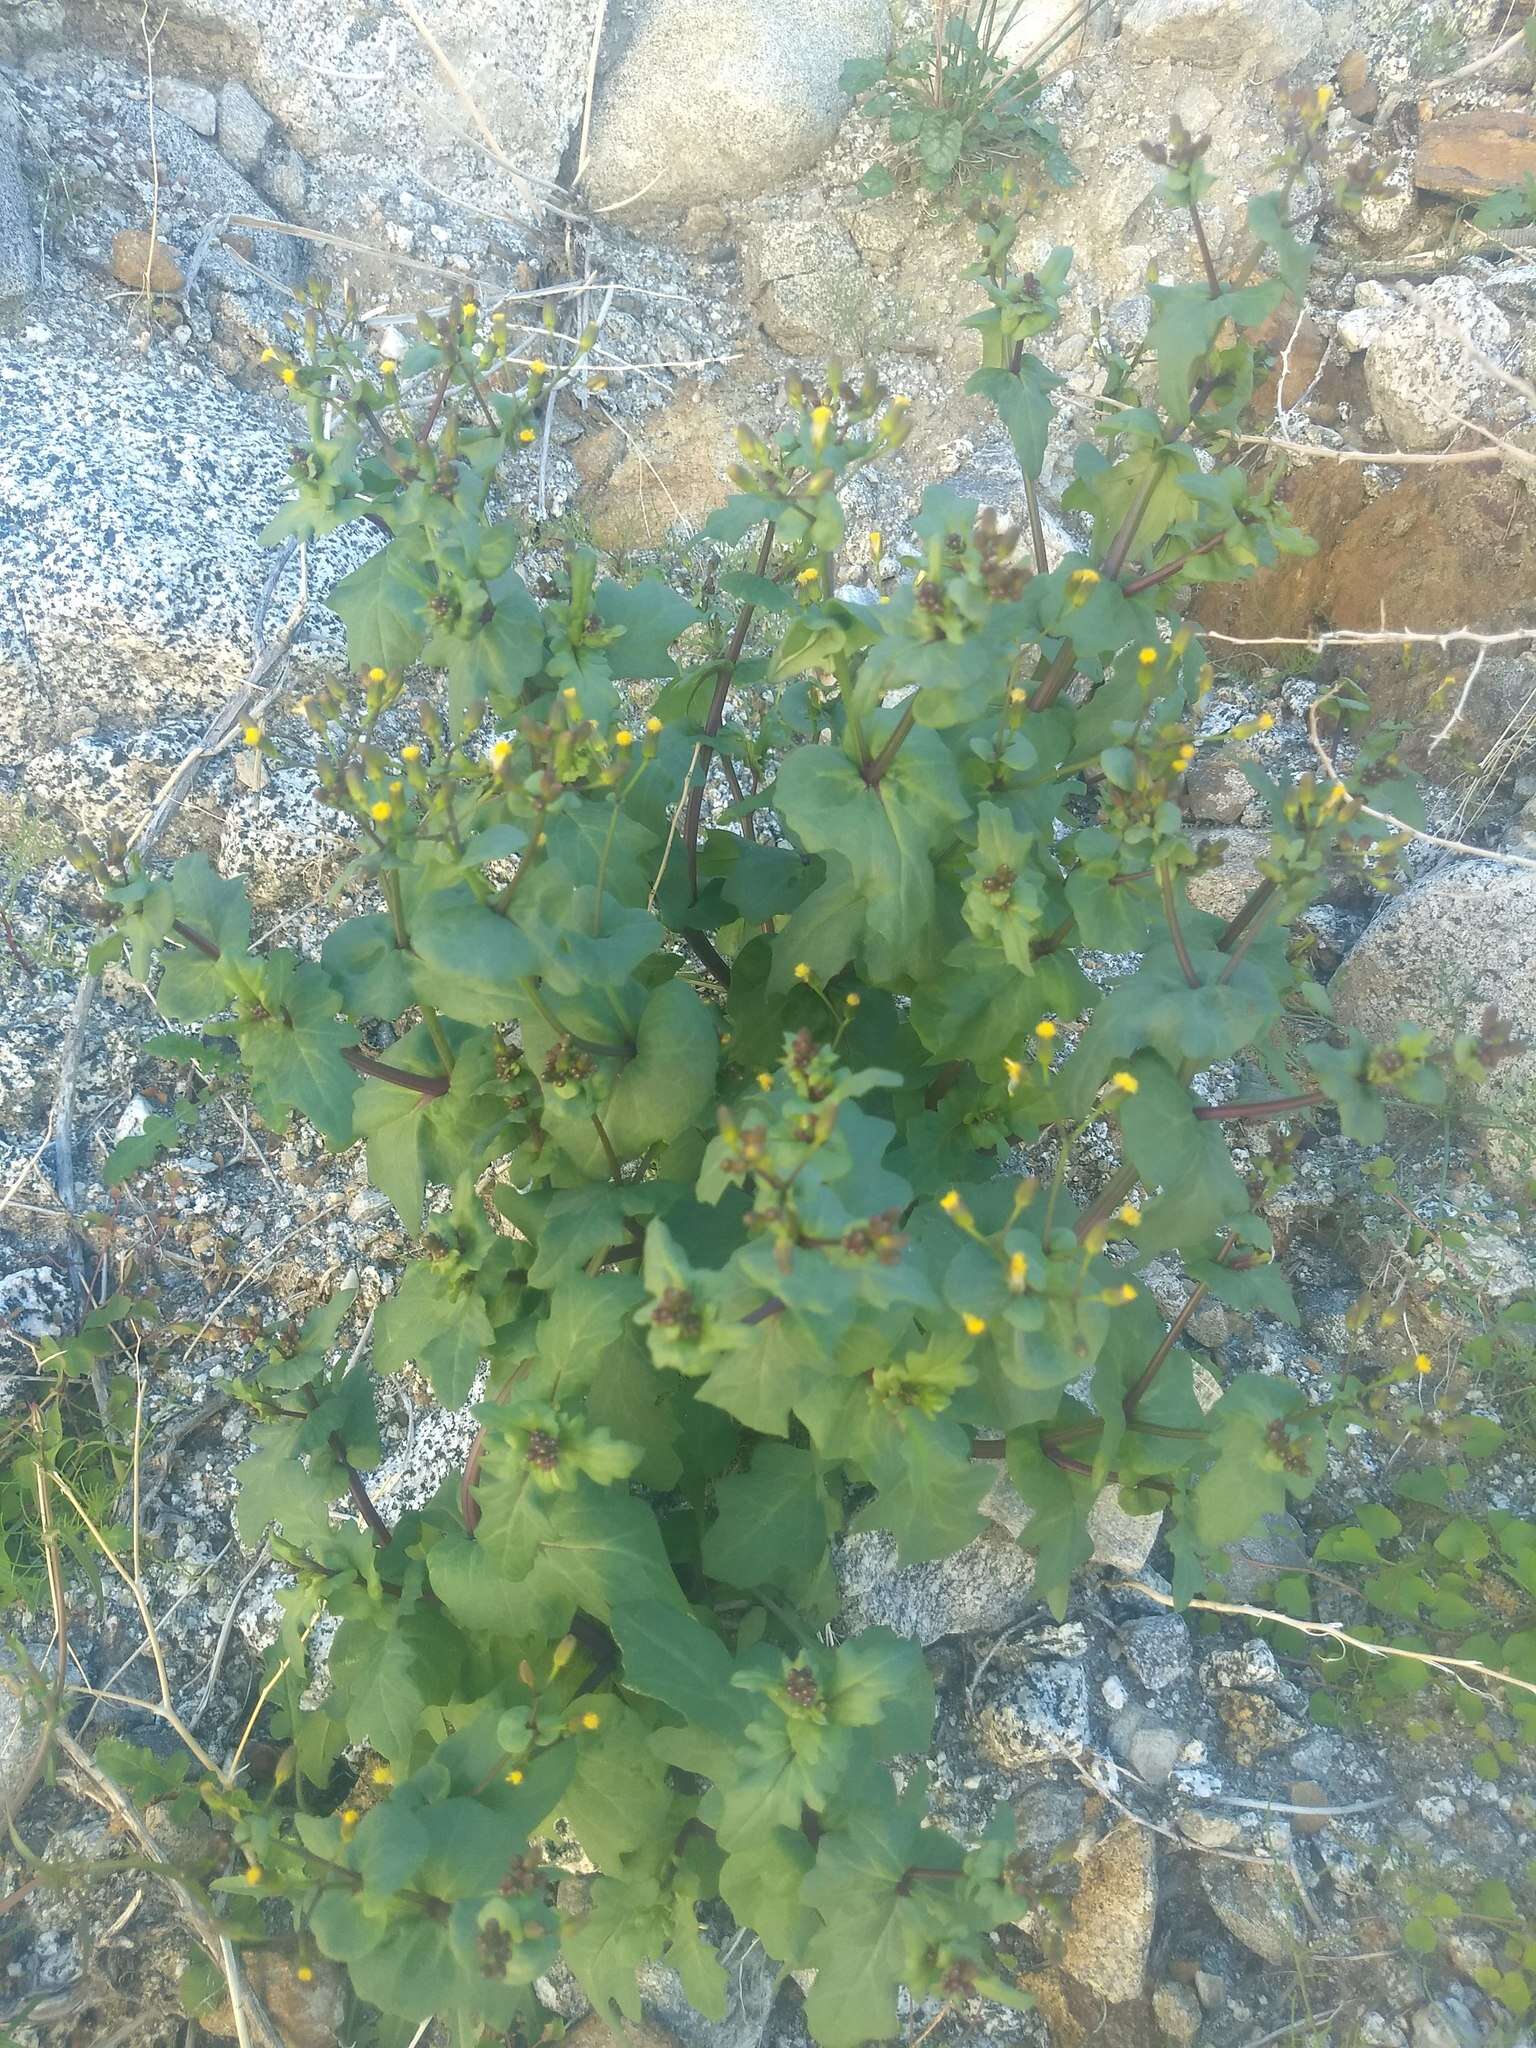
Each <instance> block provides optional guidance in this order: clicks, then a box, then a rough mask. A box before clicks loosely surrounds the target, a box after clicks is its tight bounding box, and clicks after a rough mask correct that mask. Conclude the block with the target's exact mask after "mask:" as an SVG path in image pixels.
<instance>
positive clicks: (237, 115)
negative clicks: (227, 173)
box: [218, 80, 273, 171]
mask: <svg viewBox="0 0 1536 2048" xmlns="http://www.w3.org/2000/svg"><path fill="white" fill-rule="evenodd" d="M272 126H273V123H272V116H271V115H270V114H269V113H268V112H267V110H266V108H265V107H264V106H263V105H262V104H261V102H260V100H258V99H256V98H255V96H254V95H253V94H251V93H248V92H247V91H246V89H245V87H244V86H243V85H240V84H238V83H236V82H235V81H233V80H232V81H231V82H230V83H229V84H228V85H226V86H225V87H224V89H223V91H222V92H221V93H220V94H219V123H218V132H219V147H220V149H221V150H223V152H224V154H225V156H227V157H228V158H229V161H230V162H231V163H232V164H233V165H234V166H235V168H236V169H237V170H241V171H254V170H255V168H256V166H257V164H259V163H260V161H261V152H262V151H263V149H265V147H266V144H267V137H268V136H269V135H270V134H271V133H272Z"/></svg>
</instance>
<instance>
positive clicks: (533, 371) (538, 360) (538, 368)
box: [528, 356, 549, 377]
mask: <svg viewBox="0 0 1536 2048" xmlns="http://www.w3.org/2000/svg"><path fill="white" fill-rule="evenodd" d="M528 374H529V376H530V377H547V376H548V375H549V365H548V363H546V362H545V360H544V358H543V357H542V356H535V357H534V359H533V361H532V362H531V363H530V364H529V365H528Z"/></svg>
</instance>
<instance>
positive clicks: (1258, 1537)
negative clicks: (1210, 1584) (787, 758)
mask: <svg viewBox="0 0 1536 2048" xmlns="http://www.w3.org/2000/svg"><path fill="white" fill-rule="evenodd" d="M1308 1557H1309V1552H1308V1550H1307V1539H1306V1536H1305V1535H1304V1534H1303V1532H1302V1527H1301V1524H1300V1522H1298V1521H1297V1519H1296V1517H1295V1516H1294V1515H1287V1514H1271V1515H1264V1516H1262V1517H1261V1518H1260V1520H1259V1522H1258V1524H1257V1526H1256V1527H1254V1528H1252V1529H1250V1530H1249V1531H1248V1534H1247V1535H1246V1536H1244V1537H1243V1538H1242V1540H1241V1541H1240V1542H1238V1543H1233V1544H1230V1545H1229V1546H1228V1549H1227V1560H1228V1562H1227V1569H1226V1572H1225V1574H1224V1575H1223V1576H1224V1581H1225V1584H1226V1588H1227V1591H1228V1592H1229V1593H1230V1594H1231V1596H1232V1598H1233V1599H1234V1600H1243V1601H1248V1600H1254V1599H1256V1598H1257V1597H1258V1595H1259V1594H1260V1593H1262V1592H1263V1591H1264V1589H1265V1587H1266V1586H1269V1585H1271V1584H1272V1583H1273V1582H1274V1580H1276V1579H1278V1578H1279V1577H1280V1576H1281V1575H1282V1574H1283V1573H1285V1572H1288V1571H1295V1570H1297V1569H1299V1568H1300V1567H1301V1566H1302V1565H1304V1564H1306V1563H1307V1561H1308Z"/></svg>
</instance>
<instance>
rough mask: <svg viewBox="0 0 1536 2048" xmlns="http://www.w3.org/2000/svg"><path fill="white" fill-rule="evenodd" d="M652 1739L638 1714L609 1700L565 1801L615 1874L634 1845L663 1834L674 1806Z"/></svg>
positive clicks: (593, 1852) (580, 1831)
mask: <svg viewBox="0 0 1536 2048" xmlns="http://www.w3.org/2000/svg"><path fill="white" fill-rule="evenodd" d="M647 1741H648V1730H647V1729H646V1726H645V1724H644V1722H642V1721H641V1719H640V1717H639V1715H638V1714H635V1713H633V1712H632V1711H630V1710H629V1709H628V1708H625V1707H622V1706H620V1705H618V1703H617V1702H609V1703H608V1704H606V1705H605V1706H604V1709H603V1715H602V1725H601V1727H600V1728H599V1729H598V1730H597V1732H596V1733H595V1734H591V1735H583V1737H582V1739H581V1754H580V1760H579V1761H578V1763H577V1765H576V1774H575V1776H574V1777H573V1778H572V1779H571V1783H570V1787H569V1789H568V1790H567V1792H566V1794H565V1797H564V1798H563V1799H562V1801H561V1805H560V1810H561V1812H562V1813H563V1814H564V1815H565V1817H566V1819H567V1820H568V1821H569V1822H570V1824H571V1828H572V1830H573V1831H574V1833H575V1836H576V1839H577V1841H578V1842H580V1844H581V1846H582V1848H583V1849H584V1850H585V1851H586V1852H587V1854H588V1855H589V1856H590V1857H591V1858H592V1861H593V1862H594V1863H595V1864H596V1865H597V1867H598V1869H599V1870H605V1871H608V1872H609V1873H610V1874H611V1875H614V1876H617V1875H619V1874H620V1873H621V1871H622V1867H623V1862H624V1858H625V1857H626V1856H628V1855H629V1854H630V1853H631V1852H632V1851H633V1850H636V1849H641V1848H644V1847H645V1846H646V1845H647V1844H648V1843H652V1842H655V1841H657V1840H658V1839H660V1837H661V1835H662V1832H663V1827H664V1824H665V1821H666V1818H667V1815H668V1813H669V1812H670V1811H671V1808H672V1794H671V1792H670V1791H669V1790H668V1787H667V1781H666V1778H665V1775H664V1774H663V1773H662V1772H660V1771H658V1770H657V1768H656V1763H655V1759H654V1758H653V1757H652V1756H651V1754H650V1750H649V1748H648V1747H647Z"/></svg>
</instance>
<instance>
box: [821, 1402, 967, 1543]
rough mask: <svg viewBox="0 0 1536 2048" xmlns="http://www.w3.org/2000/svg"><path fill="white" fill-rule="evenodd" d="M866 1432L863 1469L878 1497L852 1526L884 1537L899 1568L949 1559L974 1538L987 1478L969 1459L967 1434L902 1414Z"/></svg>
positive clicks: (916, 1415)
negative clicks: (893, 1548) (887, 1536)
mask: <svg viewBox="0 0 1536 2048" xmlns="http://www.w3.org/2000/svg"><path fill="white" fill-rule="evenodd" d="M881 1419H882V1420H884V1421H885V1422H886V1426H885V1427H883V1428H882V1427H880V1426H879V1425H878V1423H876V1424H872V1425H871V1428H870V1432H869V1447H868V1448H867V1449H866V1450H865V1451H864V1452H863V1455H862V1460H861V1462H862V1464H863V1467H864V1471H865V1473H866V1475H867V1477H868V1478H869V1479H870V1480H871V1481H872V1482H873V1483H874V1485H876V1486H877V1487H878V1488H879V1489H880V1490H879V1493H878V1495H877V1497H876V1498H875V1499H874V1500H872V1501H871V1502H870V1503H869V1505H868V1506H867V1507H864V1508H861V1509H860V1510H859V1513H858V1515H857V1517H856V1518H855V1521H854V1527H855V1528H856V1529H888V1530H889V1531H890V1532H891V1534H892V1535H893V1536H894V1537H895V1538H896V1549H897V1558H898V1562H900V1563H901V1564H919V1563H922V1562H923V1561H924V1560H925V1559H928V1558H938V1557H950V1556H952V1555H953V1554H954V1553H955V1552H956V1551H957V1550H963V1549H964V1548H965V1546H966V1544H968V1543H969V1542H970V1541H971V1539H972V1538H973V1537H975V1536H978V1535H979V1534H980V1533H981V1529H982V1526H983V1525H982V1521H981V1516H980V1513H979V1510H980V1507H981V1503H982V1501H983V1500H984V1499H985V1498H986V1496H987V1494H988V1492H989V1491H990V1490H991V1486H992V1479H993V1475H992V1474H991V1473H990V1472H988V1471H987V1470H986V1469H985V1468H984V1467H983V1466H980V1465H978V1464H977V1463H976V1461H975V1460H974V1459H973V1458H972V1457H971V1455H970V1436H969V1433H968V1432H967V1431H966V1430H964V1429H961V1428H960V1427H959V1426H958V1424H955V1423H952V1422H946V1421H944V1420H943V1419H942V1418H940V1417H929V1416H925V1415H923V1414H921V1413H918V1412H915V1411H910V1410H909V1411H908V1412H907V1413H906V1414H905V1415H903V1416H902V1417H901V1418H900V1421H899V1423H898V1422H897V1421H896V1420H895V1419H894V1418H889V1419H886V1418H881Z"/></svg>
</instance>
